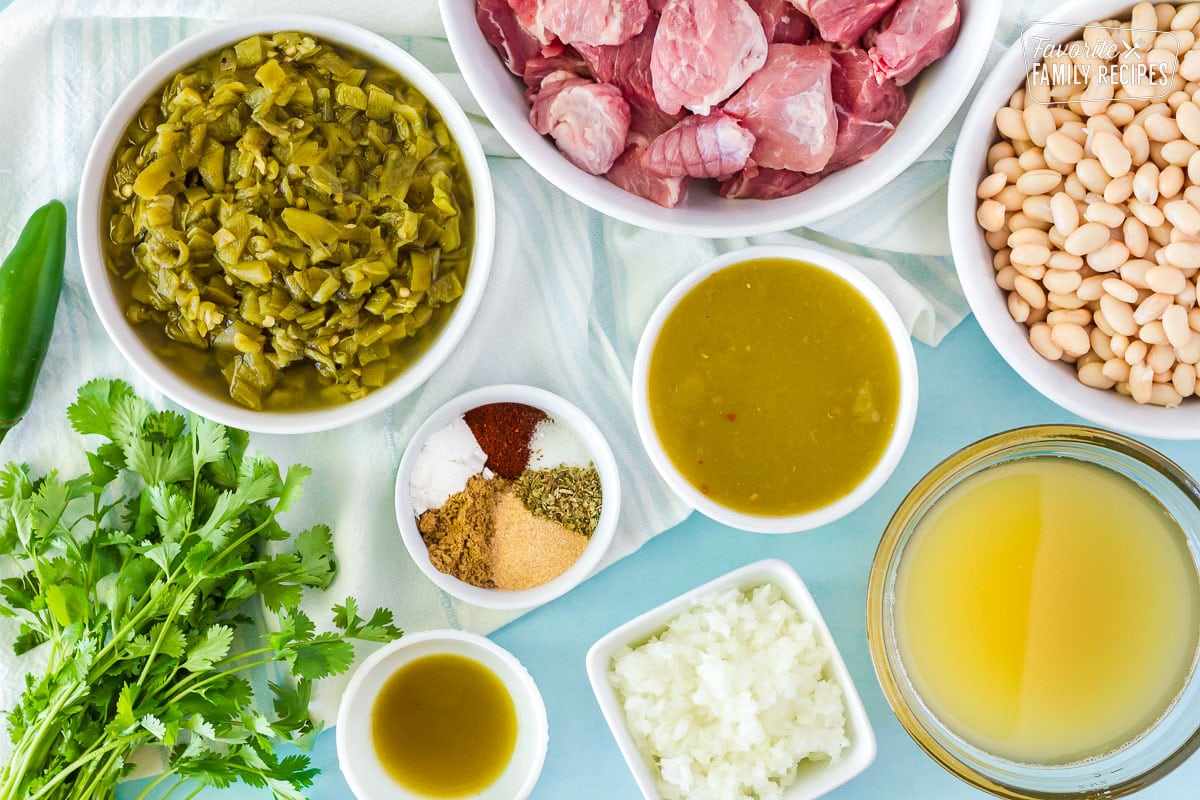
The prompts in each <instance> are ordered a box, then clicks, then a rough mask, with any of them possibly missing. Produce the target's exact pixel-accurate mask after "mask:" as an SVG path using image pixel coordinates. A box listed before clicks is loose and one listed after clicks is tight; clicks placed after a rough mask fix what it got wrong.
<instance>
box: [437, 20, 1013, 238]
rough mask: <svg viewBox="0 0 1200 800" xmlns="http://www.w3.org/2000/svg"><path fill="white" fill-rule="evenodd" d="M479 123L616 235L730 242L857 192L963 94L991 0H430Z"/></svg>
mask: <svg viewBox="0 0 1200 800" xmlns="http://www.w3.org/2000/svg"><path fill="white" fill-rule="evenodd" d="M440 2H441V10H442V19H443V22H444V23H445V26H446V33H447V37H448V38H449V40H450V45H451V47H452V49H453V50H454V54H455V57H456V58H457V60H458V63H459V66H460V67H461V69H462V72H463V75H464V76H465V78H466V80H467V84H468V85H469V86H470V88H471V91H472V92H473V93H474V95H475V97H476V99H477V100H478V101H479V104H480V106H481V107H482V108H483V110H484V112H485V113H486V114H487V116H488V118H489V119H490V120H491V121H492V123H493V124H494V125H495V126H496V129H497V130H498V131H499V132H500V134H501V135H502V136H503V137H504V138H505V140H507V141H508V143H509V144H510V145H511V146H512V148H513V149H514V150H515V151H516V152H517V153H518V154H519V155H520V156H521V157H522V158H523V159H525V161H526V162H528V163H529V164H530V165H531V166H532V167H533V168H534V169H536V170H537V171H538V172H539V173H541V174H542V176H543V177H545V178H546V179H547V180H549V181H550V182H551V183H553V184H554V185H555V186H557V187H559V188H560V189H562V190H563V191H565V192H566V193H567V194H569V195H571V196H572V197H574V198H576V199H577V200H579V201H581V202H583V203H586V204H587V205H589V206H591V207H592V208H594V209H596V210H598V211H600V212H602V213H604V214H608V215H609V216H612V217H615V218H617V219H620V220H624V221H625V222H630V223H633V224H635V225H641V226H643V227H646V228H652V229H656V230H661V231H666V232H672V233H689V234H693V235H698V236H708V237H727V236H748V235H751V234H755V233H766V232H770V231H778V230H784V229H787V228H793V227H798V226H801V225H806V224H809V223H812V222H815V221H817V220H819V219H822V218H825V217H829V216H831V215H833V214H836V213H838V212H840V211H843V210H844V209H846V208H848V207H849V206H851V205H852V204H854V203H856V202H858V201H860V200H863V199H865V198H867V197H869V196H870V195H871V194H873V193H875V192H876V191H878V190H879V189H880V188H881V187H882V186H884V185H885V184H886V183H888V181H890V180H892V179H893V178H894V177H896V176H897V175H899V174H900V173H901V172H902V171H904V169H905V168H907V167H908V166H909V165H911V164H912V163H913V162H914V161H916V160H917V158H918V157H919V156H920V155H921V153H923V152H924V151H925V150H926V148H928V147H929V145H930V144H931V143H932V142H933V140H934V139H935V138H937V136H938V134H939V133H940V132H941V131H942V130H943V129H944V128H945V127H946V125H947V124H948V123H949V122H950V120H951V118H952V117H953V116H954V113H955V111H956V110H957V109H958V107H959V105H961V103H962V102H963V100H964V99H965V98H966V96H967V94H968V93H969V91H970V89H971V86H972V84H973V83H974V82H975V78H976V76H978V74H979V71H980V69H981V68H982V66H983V62H984V59H985V58H986V56H987V53H988V49H989V47H990V45H991V42H992V37H993V35H994V34H995V29H996V23H997V20H998V18H999V13H1000V2H999V0H440Z"/></svg>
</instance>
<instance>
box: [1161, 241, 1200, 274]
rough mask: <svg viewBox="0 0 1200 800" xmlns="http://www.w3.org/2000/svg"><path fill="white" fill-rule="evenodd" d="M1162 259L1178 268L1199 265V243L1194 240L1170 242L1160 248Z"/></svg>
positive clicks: (1191, 267)
mask: <svg viewBox="0 0 1200 800" xmlns="http://www.w3.org/2000/svg"><path fill="white" fill-rule="evenodd" d="M1159 252H1161V253H1162V254H1163V259H1164V260H1165V261H1166V262H1167V263H1168V264H1170V265H1171V266H1173V267H1178V268H1179V269H1193V268H1195V267H1197V266H1200V244H1196V243H1194V242H1172V243H1171V244H1168V245H1167V246H1166V247H1164V248H1163V249H1162V250H1160V251H1159Z"/></svg>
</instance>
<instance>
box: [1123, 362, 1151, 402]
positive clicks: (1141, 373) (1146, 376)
mask: <svg viewBox="0 0 1200 800" xmlns="http://www.w3.org/2000/svg"><path fill="white" fill-rule="evenodd" d="M1153 381H1154V370H1152V369H1150V366H1149V365H1148V364H1135V365H1133V366H1132V367H1130V369H1129V393H1130V394H1131V395H1132V396H1133V399H1134V402H1137V403H1140V404H1142V405H1145V404H1146V403H1149V402H1150V396H1151V389H1152V388H1153V386H1154V383H1153Z"/></svg>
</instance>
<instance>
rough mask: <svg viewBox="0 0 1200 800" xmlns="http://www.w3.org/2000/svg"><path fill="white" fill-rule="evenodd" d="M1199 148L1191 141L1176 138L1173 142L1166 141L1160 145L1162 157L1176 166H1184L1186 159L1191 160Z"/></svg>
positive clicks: (1186, 162) (1199, 150)
mask: <svg viewBox="0 0 1200 800" xmlns="http://www.w3.org/2000/svg"><path fill="white" fill-rule="evenodd" d="M1197 152H1200V148H1197V147H1196V145H1194V144H1192V143H1191V142H1186V141H1184V140H1183V139H1176V140H1175V141H1173V142H1167V143H1165V144H1164V145H1163V146H1162V157H1163V158H1165V159H1166V160H1167V161H1168V162H1169V163H1171V164H1174V165H1175V166H1178V167H1186V166H1187V164H1188V161H1190V160H1191V158H1192V156H1194V155H1195V154H1196V153H1197Z"/></svg>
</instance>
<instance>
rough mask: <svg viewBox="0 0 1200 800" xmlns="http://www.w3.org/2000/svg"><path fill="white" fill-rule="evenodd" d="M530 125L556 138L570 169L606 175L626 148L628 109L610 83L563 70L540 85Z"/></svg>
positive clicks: (618, 92) (619, 91)
mask: <svg viewBox="0 0 1200 800" xmlns="http://www.w3.org/2000/svg"><path fill="white" fill-rule="evenodd" d="M529 121H530V122H531V123H533V127H534V128H535V129H536V130H537V132H538V133H540V134H543V135H545V134H549V135H550V136H551V137H553V139H554V142H555V144H557V145H558V149H559V150H561V151H562V154H563V155H564V156H566V157H567V160H569V161H570V162H571V163H572V164H574V165H575V166H577V167H579V168H580V169H582V170H586V171H587V172H590V173H592V174H593V175H603V174H604V173H605V172H607V171H608V169H609V167H611V166H612V165H613V162H614V161H616V160H617V157H618V156H620V155H621V153H622V151H624V149H625V137H626V136H627V135H628V133H629V104H628V103H626V102H625V98H623V97H622V96H621V90H620V89H618V88H617V87H615V86H613V85H612V84H608V83H596V82H594V81H591V80H588V79H586V78H581V77H579V76H578V75H576V74H575V73H573V72H568V71H566V70H560V71H558V72H554V73H551V74H550V75H547V76H546V77H545V78H544V79H543V80H542V85H541V89H540V91H538V94H537V99H536V100H535V101H534V103H533V109H532V110H531V111H530V113H529Z"/></svg>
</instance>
